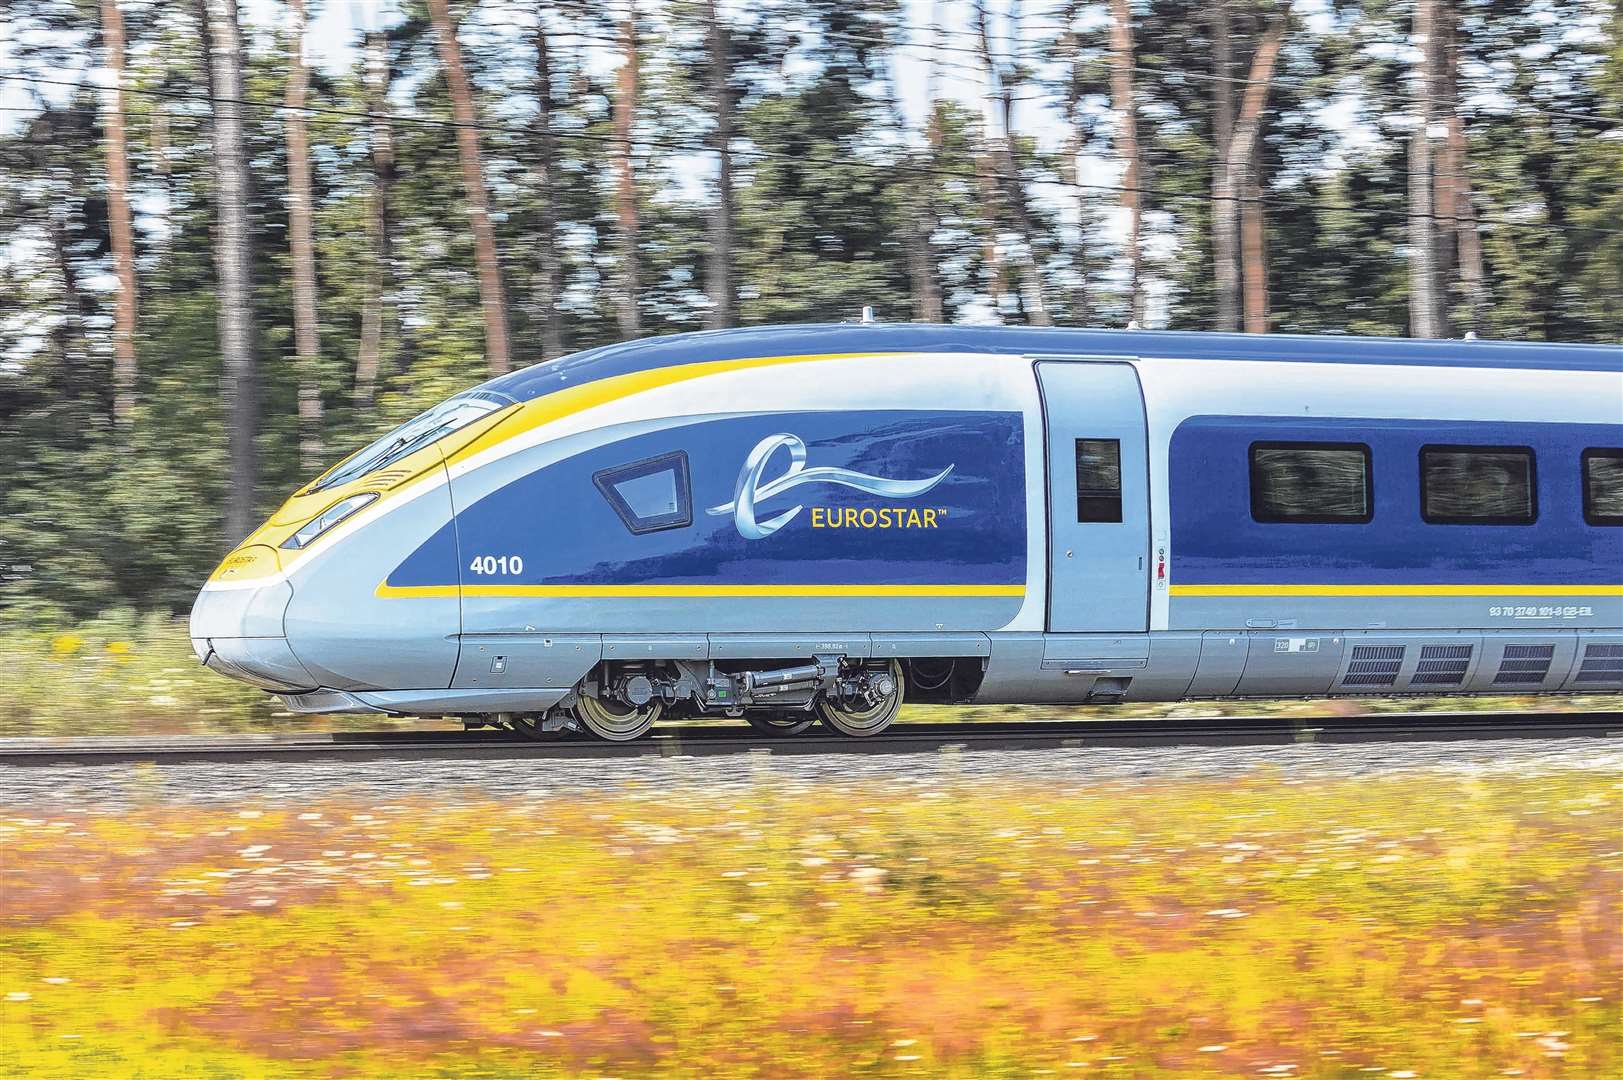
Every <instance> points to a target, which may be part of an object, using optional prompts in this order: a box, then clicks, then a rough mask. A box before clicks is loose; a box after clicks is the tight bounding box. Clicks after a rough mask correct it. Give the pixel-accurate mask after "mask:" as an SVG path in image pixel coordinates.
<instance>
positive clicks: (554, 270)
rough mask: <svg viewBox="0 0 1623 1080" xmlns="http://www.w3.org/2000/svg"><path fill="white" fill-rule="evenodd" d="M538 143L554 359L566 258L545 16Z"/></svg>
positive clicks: (559, 346) (539, 36) (539, 29)
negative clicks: (561, 242) (561, 234)
mask: <svg viewBox="0 0 1623 1080" xmlns="http://www.w3.org/2000/svg"><path fill="white" fill-rule="evenodd" d="M535 99H536V112H535V127H536V132H535V136H536V137H535V144H536V159H537V160H536V197H537V198H538V199H539V200H540V202H541V209H540V213H539V214H538V215H537V219H538V220H537V228H538V230H539V232H540V244H539V246H540V249H541V250H540V253H539V254H540V267H541V279H540V286H539V290H538V293H539V294H538V295H537V297H536V306H537V307H538V308H540V309H541V359H543V360H551V359H552V358H553V357H555V356H562V355H563V351H564V326H563V313H562V312H561V311H560V310H559V309H558V300H559V297H560V296H562V294H563V289H564V270H563V266H564V264H563V258H562V257H561V256H560V255H559V253H558V194H557V184H556V183H555V180H556V177H557V175H558V138H557V135H556V134H555V133H554V132H553V129H552V114H553V111H554V110H555V109H556V107H557V102H556V101H555V100H554V99H553V96H552V43H551V40H550V38H549V37H548V36H547V20H546V19H545V17H543V18H540V19H538V20H536V26H535Z"/></svg>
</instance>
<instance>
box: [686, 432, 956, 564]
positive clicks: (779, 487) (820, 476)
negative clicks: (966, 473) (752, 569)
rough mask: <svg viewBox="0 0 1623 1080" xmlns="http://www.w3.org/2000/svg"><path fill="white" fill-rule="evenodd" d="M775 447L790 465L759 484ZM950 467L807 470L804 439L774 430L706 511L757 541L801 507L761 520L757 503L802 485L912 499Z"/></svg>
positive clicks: (931, 486) (945, 476)
mask: <svg viewBox="0 0 1623 1080" xmlns="http://www.w3.org/2000/svg"><path fill="white" fill-rule="evenodd" d="M779 447H788V449H789V468H788V469H786V470H785V471H784V473H783V475H782V476H780V477H778V478H777V479H775V480H768V481H766V482H765V483H762V481H761V477H762V476H763V475H764V474H765V472H766V467H767V463H768V462H770V461H771V460H772V455H773V454H774V453H775V452H776V451H777V449H778V448H779ZM952 470H953V466H951V465H948V466H947V467H946V468H945V469H942V470H941V471H940V472H938V473H936V474H935V475H934V476H931V477H928V478H926V479H924V480H887V479H885V478H884V477H882V476H869V475H868V474H867V473H860V472H856V471H854V470H852V469H841V468H836V467H834V466H832V465H819V466H817V467H816V468H811V469H808V468H806V442H805V440H804V439H802V438H801V437H800V436H799V435H791V434H789V433H788V432H786V431H783V432H779V433H778V434H776V435H768V436H767V437H766V438H764V439H762V440H761V441H760V442H758V443H756V444H755V449H753V450H751V451H750V452H749V456H748V457H746V458H745V459H744V467H743V468H742V469H740V470H739V471H738V483H737V485H736V486H735V487H734V488H733V501H732V502H730V503H724V504H722V505H721V506H712V507H710V508H709V509H707V510H706V511H705V513H707V514H709V515H711V516H712V517H720V516H721V515H723V514H731V515H733V524H734V525H735V526H736V527H737V528H738V535H740V536H742V537H743V538H744V539H746V540H760V539H762V538H763V537H767V536H771V535H772V534H773V533H775V532H777V531H778V530H779V529H781V528H783V527H784V526H785V525H787V524H789V522H791V521H793V520H794V519H795V515H797V514H799V513H800V512H801V511H802V510H804V509H805V507H804V506H802V505H795V506H792V507H790V508H789V509H787V510H785V511H783V512H782V513H780V514H776V515H774V516H772V517H769V518H767V519H766V520H765V521H758V520H756V517H755V504H756V503H757V502H761V501H764V500H766V499H770V498H771V497H772V496H774V495H781V494H783V493H784V492H785V491H789V490H790V489H792V488H797V487H799V486H800V485H802V484H838V485H839V486H841V487H848V488H855V489H856V490H858V491H866V492H868V493H869V494H870V495H884V496H886V497H888V498H892V499H910V498H912V497H914V496H915V495H923V494H924V493H925V492H926V491H929V490H930V489H931V488H933V487H935V486H936V485H937V484H939V483H941V481H943V480H945V479H946V478H947V475H948V474H949V473H951V472H952Z"/></svg>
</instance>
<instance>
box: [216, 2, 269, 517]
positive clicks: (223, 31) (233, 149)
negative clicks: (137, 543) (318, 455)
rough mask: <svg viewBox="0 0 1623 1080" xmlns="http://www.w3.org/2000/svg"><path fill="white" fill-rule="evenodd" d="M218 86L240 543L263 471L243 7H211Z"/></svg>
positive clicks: (226, 381) (226, 361) (222, 275)
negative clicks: (258, 450) (258, 440)
mask: <svg viewBox="0 0 1623 1080" xmlns="http://www.w3.org/2000/svg"><path fill="white" fill-rule="evenodd" d="M207 5H208V15H209V38H210V42H211V45H212V49H213V55H212V57H211V58H210V64H209V67H210V70H211V72H212V75H213V79H214V86H213V91H214V92H213V98H214V102H213V106H214V201H215V218H216V226H215V237H214V239H215V268H216V274H217V276H218V279H219V306H220V315H219V322H220V362H221V368H222V387H221V393H222V396H223V397H224V399H225V410H226V440H227V444H228V453H229V457H230V469H231V472H230V477H229V483H228V485H227V495H226V511H225V530H226V541H227V543H228V544H235V543H237V542H238V541H240V540H241V539H242V538H243V537H245V536H247V535H248V534H249V533H250V532H252V531H253V528H254V503H255V496H256V494H257V487H258V479H259V468H258V459H257V457H256V455H255V452H254V438H255V436H256V435H257V434H258V427H259V410H258V405H259V401H258V397H259V395H258V385H257V377H256V372H255V369H254V332H253V320H254V313H253V280H252V277H251V254H250V249H249V226H248V161H247V155H246V153H245V149H244V146H243V132H242V125H243V114H244V108H243V104H242V66H243V65H242V34H241V31H240V29H239V28H238V25H237V4H236V0H207Z"/></svg>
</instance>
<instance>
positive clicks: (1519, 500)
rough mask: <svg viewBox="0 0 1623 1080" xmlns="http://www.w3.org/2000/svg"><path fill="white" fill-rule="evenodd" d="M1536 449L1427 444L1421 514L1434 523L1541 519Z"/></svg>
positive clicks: (1513, 522)
mask: <svg viewBox="0 0 1623 1080" xmlns="http://www.w3.org/2000/svg"><path fill="white" fill-rule="evenodd" d="M1534 491H1535V489H1534V486H1533V451H1532V450H1529V449H1528V448H1527V447H1525V446H1427V447H1423V448H1422V449H1421V451H1420V504H1421V517H1423V518H1425V519H1426V520H1427V521H1429V522H1431V523H1432V524H1434V525H1528V524H1531V523H1532V522H1533V520H1534V519H1535V518H1537V517H1538V502H1537V496H1536V495H1535V494H1534Z"/></svg>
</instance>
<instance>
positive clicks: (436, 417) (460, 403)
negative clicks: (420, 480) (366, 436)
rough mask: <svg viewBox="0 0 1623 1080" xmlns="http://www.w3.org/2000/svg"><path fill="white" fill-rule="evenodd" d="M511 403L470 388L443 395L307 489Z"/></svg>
mask: <svg viewBox="0 0 1623 1080" xmlns="http://www.w3.org/2000/svg"><path fill="white" fill-rule="evenodd" d="M511 404H512V401H511V400H509V399H508V398H506V397H503V396H501V395H498V394H492V393H489V392H487V391H472V392H470V393H467V394H458V395H457V396H456V397H453V398H446V399H445V400H444V401H442V402H440V403H439V404H438V405H436V406H434V407H433V408H432V409H429V410H428V411H427V412H425V413H423V414H422V415H421V416H419V417H417V418H415V419H412V420H407V421H406V422H405V423H404V424H401V425H400V426H399V427H397V428H395V429H394V430H393V431H391V432H389V434H387V435H385V436H383V438H381V439H379V440H378V441H377V442H375V443H372V444H371V445H370V446H368V447H366V448H365V449H363V450H360V451H357V452H356V453H354V454H351V455H350V456H349V457H347V458H345V459H344V460H343V462H342V463H341V464H340V465H339V466H338V467H337V468H336V469H334V470H333V471H332V472H330V473H328V474H327V475H326V476H323V477H322V478H321V479H320V480H317V481H316V482H315V483H314V484H311V485H310V486H309V488H307V489H306V491H307V492H315V491H325V490H326V489H328V488H332V487H337V486H339V485H340V484H347V483H349V482H350V481H351V480H355V479H357V478H359V477H362V476H365V475H366V474H368V473H371V472H375V471H377V470H378V469H381V468H383V467H384V466H385V465H388V464H389V463H390V462H393V461H399V460H400V459H401V458H403V457H405V456H406V455H407V454H410V453H412V452H414V451H417V450H421V449H422V448H423V447H425V446H428V445H429V444H431V443H434V442H437V441H438V440H440V439H443V438H445V436H447V435H449V434H451V432H453V431H456V430H457V429H458V428H464V427H467V426H468V425H469V424H471V423H473V422H474V421H475V420H478V419H480V418H481V417H485V416H489V415H490V414H491V413H493V412H497V411H498V410H501V409H505V408H506V407H507V406H508V405H511Z"/></svg>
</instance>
